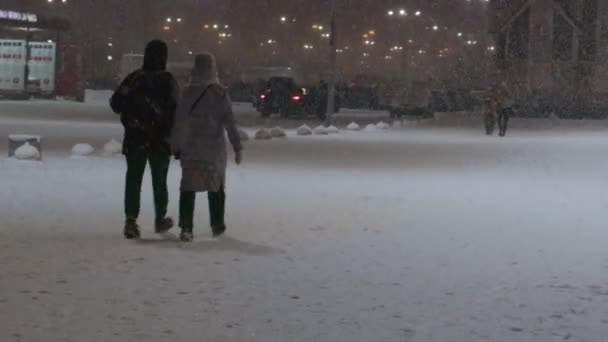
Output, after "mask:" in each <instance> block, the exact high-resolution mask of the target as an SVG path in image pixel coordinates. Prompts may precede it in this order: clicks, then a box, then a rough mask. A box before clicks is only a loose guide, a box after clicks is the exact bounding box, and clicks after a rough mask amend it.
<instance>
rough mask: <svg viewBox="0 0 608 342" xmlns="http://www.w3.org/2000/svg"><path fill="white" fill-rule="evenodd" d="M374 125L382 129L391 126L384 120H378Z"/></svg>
mask: <svg viewBox="0 0 608 342" xmlns="http://www.w3.org/2000/svg"><path fill="white" fill-rule="evenodd" d="M376 127H377V128H378V129H383V130H386V129H389V128H391V126H390V125H389V124H387V123H386V122H384V121H380V122H378V124H376Z"/></svg>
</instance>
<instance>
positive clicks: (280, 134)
mask: <svg viewBox="0 0 608 342" xmlns="http://www.w3.org/2000/svg"><path fill="white" fill-rule="evenodd" d="M270 135H272V137H273V138H286V137H287V133H285V131H284V130H283V129H282V128H281V127H275V128H273V129H271V130H270Z"/></svg>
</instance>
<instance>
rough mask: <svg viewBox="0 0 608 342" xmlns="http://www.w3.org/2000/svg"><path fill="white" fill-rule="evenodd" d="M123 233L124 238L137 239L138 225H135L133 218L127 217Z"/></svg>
mask: <svg viewBox="0 0 608 342" xmlns="http://www.w3.org/2000/svg"><path fill="white" fill-rule="evenodd" d="M123 233H124V235H125V238H126V239H128V240H134V239H139V238H140V237H141V233H140V231H139V226H138V225H137V222H136V221H135V220H133V219H127V222H126V223H125V228H124V231H123Z"/></svg>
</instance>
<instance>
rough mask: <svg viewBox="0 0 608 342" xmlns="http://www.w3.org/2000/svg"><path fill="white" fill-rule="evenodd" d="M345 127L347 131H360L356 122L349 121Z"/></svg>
mask: <svg viewBox="0 0 608 342" xmlns="http://www.w3.org/2000/svg"><path fill="white" fill-rule="evenodd" d="M346 129H347V130H349V131H360V130H361V126H359V125H358V124H357V123H356V122H351V123H350V124H349V125H348V126H346Z"/></svg>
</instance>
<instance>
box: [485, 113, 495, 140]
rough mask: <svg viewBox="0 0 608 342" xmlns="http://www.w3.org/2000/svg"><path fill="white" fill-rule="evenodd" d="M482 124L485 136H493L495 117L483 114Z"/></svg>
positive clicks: (490, 114) (491, 114) (492, 114)
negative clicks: (484, 128)
mask: <svg viewBox="0 0 608 342" xmlns="http://www.w3.org/2000/svg"><path fill="white" fill-rule="evenodd" d="M483 122H484V125H485V127H486V134H487V135H492V134H494V128H495V127H496V116H495V115H494V113H492V112H488V113H484V115H483Z"/></svg>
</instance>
